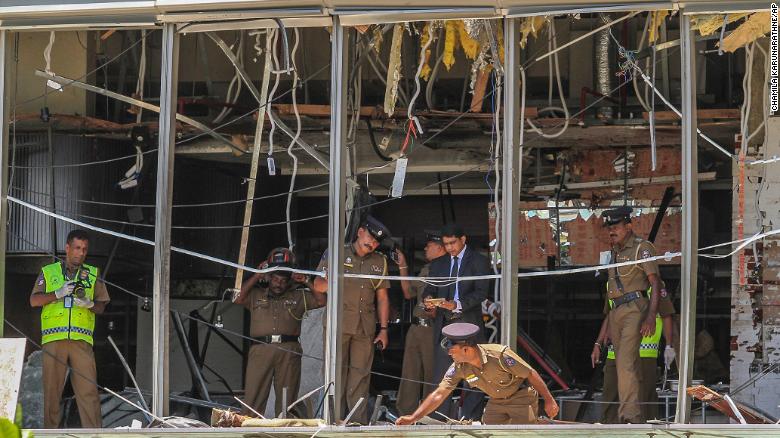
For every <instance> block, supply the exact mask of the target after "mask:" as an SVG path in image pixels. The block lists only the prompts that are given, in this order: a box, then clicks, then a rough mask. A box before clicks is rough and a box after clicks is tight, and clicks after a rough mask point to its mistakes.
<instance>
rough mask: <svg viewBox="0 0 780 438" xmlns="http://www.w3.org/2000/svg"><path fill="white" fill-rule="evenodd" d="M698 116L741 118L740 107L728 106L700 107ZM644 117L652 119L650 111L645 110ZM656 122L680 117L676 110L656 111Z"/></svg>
mask: <svg viewBox="0 0 780 438" xmlns="http://www.w3.org/2000/svg"><path fill="white" fill-rule="evenodd" d="M696 117H697V118H698V119H699V120H704V119H739V117H740V115H739V109H737V108H734V109H731V108H727V109H700V110H698V111H696ZM642 118H643V119H645V120H650V113H647V112H643V113H642ZM655 120H656V122H673V121H676V120H680V117H678V116H677V114H675V113H674V111H656V112H655Z"/></svg>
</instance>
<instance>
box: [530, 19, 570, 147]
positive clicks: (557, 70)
mask: <svg viewBox="0 0 780 438" xmlns="http://www.w3.org/2000/svg"><path fill="white" fill-rule="evenodd" d="M547 29H548V32H550V44H551V47H553V52H552V53H553V55H552V56H553V60H554V64H555V76H556V78H557V84H558V95H559V96H560V98H561V106H559V107H556V106H548V107H546V108H542V109H540V110H539V112H540V113H543V112H555V111H560V112H562V113H563V114H564V117H565V119H564V124H563V126H562V127H561V129H560V130H559V131H557V132H554V133H552V134H547V133H545V132H543V131H542V130H541V129H539V128H537V127H536V125H534V123H533V122H532V121H531V119H528V120H527V121H528V125H529V126H530V127H531V130H532V131H534V132H536V133H538V134H539V135H541V136H542V137H544V138H557V137H560V136H561V135H563V133H564V132H566V129H568V128H569V119H570V114H569V107H568V106H567V105H566V97H565V96H564V93H563V83H562V82H561V68H560V65H559V63H558V52H559V50H558V38H557V37H556V36H555V23H554V22H551V23H550V24H549V25H548V26H547ZM550 82H551V83H550V85H552V75H551V76H550ZM550 97H552V86H551V87H550Z"/></svg>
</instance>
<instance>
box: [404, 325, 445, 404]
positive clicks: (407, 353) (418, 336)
mask: <svg viewBox="0 0 780 438" xmlns="http://www.w3.org/2000/svg"><path fill="white" fill-rule="evenodd" d="M432 344H433V327H423V326H421V325H417V324H413V325H412V326H411V327H409V331H408V332H407V333H406V344H405V345H404V361H403V365H402V367H401V379H402V380H401V383H400V384H399V385H398V401H397V402H396V407H397V408H398V412H400V413H401V415H409V414H411V413H412V412H414V411H415V409H417V406H418V404H419V403H420V400H422V399H424V398H425V397H427V396H428V394H430V393H431V392H432V391H433V390H434V389H436V385H424V384H422V383H418V382H419V381H423V382H428V383H433V381H434V379H433V350H432V349H431V345H432ZM403 379H409V380H403ZM412 380H417V381H418V382H413V381H412Z"/></svg>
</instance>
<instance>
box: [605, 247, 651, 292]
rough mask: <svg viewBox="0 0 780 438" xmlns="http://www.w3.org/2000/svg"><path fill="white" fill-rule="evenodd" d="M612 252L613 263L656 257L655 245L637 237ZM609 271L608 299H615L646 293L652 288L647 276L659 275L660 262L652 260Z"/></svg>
mask: <svg viewBox="0 0 780 438" xmlns="http://www.w3.org/2000/svg"><path fill="white" fill-rule="evenodd" d="M612 251H613V260H612V263H622V262H629V261H634V260H641V259H647V258H651V257H654V256H655V247H654V246H653V244H652V243H650V242H648V241H646V240H644V239H642V238H640V237H637V236H635V235H630V236H629V237H628V238H627V239H626V243H625V245H623V247H621V248H617V247H615V248H613V249H612ZM608 271H609V282H608V283H607V295H608V298H610V299H615V298H618V297H620V296H622V295H623V294H627V293H631V292H634V291H643V292H644V291H646V290H647V289H648V288H649V287H650V281H649V280H648V279H647V276H648V275H650V274H655V275H658V262H657V261H656V260H651V261H647V262H645V263H639V264H636V265H628V266H621V267H618V268H610V269H608ZM616 271H617V275H618V276H619V277H620V281H621V282H622V284H623V291H622V292H621V291H620V290H619V288H618V285H617V282H616V281H615V273H616Z"/></svg>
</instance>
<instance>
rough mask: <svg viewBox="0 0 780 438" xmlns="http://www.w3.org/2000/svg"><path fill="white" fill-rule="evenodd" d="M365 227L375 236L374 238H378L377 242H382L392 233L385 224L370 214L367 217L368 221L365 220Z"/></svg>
mask: <svg viewBox="0 0 780 438" xmlns="http://www.w3.org/2000/svg"><path fill="white" fill-rule="evenodd" d="M363 228H365V229H366V231H368V233H369V234H371V235H372V236H374V239H376V241H377V242H381V241H382V240H384V238H385V237H387V236H389V235H390V231H389V230H388V229H387V227H385V224H383V223H382V222H379V221H378V220H377V219H376V218H374V217H373V216H368V217H367V218H366V221H365V222H363Z"/></svg>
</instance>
